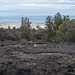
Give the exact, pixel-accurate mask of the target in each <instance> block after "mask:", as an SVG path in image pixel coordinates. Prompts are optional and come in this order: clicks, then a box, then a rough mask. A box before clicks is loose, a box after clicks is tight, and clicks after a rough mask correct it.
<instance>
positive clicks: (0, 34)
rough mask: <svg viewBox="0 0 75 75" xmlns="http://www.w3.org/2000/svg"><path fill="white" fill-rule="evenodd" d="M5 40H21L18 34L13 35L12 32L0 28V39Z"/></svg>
mask: <svg viewBox="0 0 75 75" xmlns="http://www.w3.org/2000/svg"><path fill="white" fill-rule="evenodd" d="M4 40H13V41H15V40H19V38H18V36H17V35H13V34H12V33H11V32H10V33H8V32H7V30H5V29H3V28H0V41H4Z"/></svg>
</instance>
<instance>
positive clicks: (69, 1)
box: [0, 0, 75, 14]
mask: <svg viewBox="0 0 75 75" xmlns="http://www.w3.org/2000/svg"><path fill="white" fill-rule="evenodd" d="M23 9H26V10H27V11H28V10H31V11H34V12H35V11H36V10H38V11H39V12H40V13H41V11H42V10H45V12H48V11H49V10H62V9H63V11H64V10H70V9H73V10H72V12H74V11H75V10H74V9H75V0H37V1H36V0H0V11H15V10H16V11H17V10H23ZM34 9H35V10H34ZM24 11H25V10H24ZM2 13H3V12H2ZM4 13H5V12H4ZM17 13H19V12H17ZM43 13H44V12H43ZM0 14H1V12H0Z"/></svg>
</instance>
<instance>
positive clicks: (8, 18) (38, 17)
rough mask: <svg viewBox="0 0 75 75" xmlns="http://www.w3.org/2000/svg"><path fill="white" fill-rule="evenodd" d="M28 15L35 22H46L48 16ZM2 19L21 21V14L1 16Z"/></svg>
mask: <svg viewBox="0 0 75 75" xmlns="http://www.w3.org/2000/svg"><path fill="white" fill-rule="evenodd" d="M25 17H26V16H25ZM27 17H29V19H30V21H31V22H33V23H45V20H46V17H47V16H27ZM70 19H75V16H70ZM0 21H19V22H20V21H21V16H19V17H16V16H15V17H14V16H11V17H0Z"/></svg>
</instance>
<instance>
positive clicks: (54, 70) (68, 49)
mask: <svg viewBox="0 0 75 75" xmlns="http://www.w3.org/2000/svg"><path fill="white" fill-rule="evenodd" d="M0 75H75V44H74V43H58V44H57V43H38V42H37V43H33V42H27V41H25V40H22V41H0Z"/></svg>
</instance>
